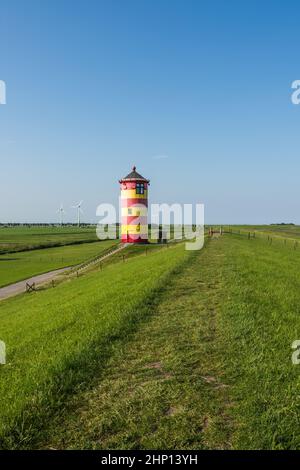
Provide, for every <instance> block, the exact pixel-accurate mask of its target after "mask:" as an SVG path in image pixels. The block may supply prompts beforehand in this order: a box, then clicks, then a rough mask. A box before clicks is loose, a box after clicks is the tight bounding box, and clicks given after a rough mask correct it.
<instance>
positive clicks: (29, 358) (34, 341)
mask: <svg viewBox="0 0 300 470" xmlns="http://www.w3.org/2000/svg"><path fill="white" fill-rule="evenodd" d="M186 256H187V255H186V253H185V251H184V249H183V246H182V245H181V246H174V247H172V248H169V249H162V250H159V251H157V250H156V251H154V252H153V253H152V254H149V255H148V256H138V257H135V258H132V259H129V260H128V261H126V263H119V264H111V265H108V266H106V267H105V269H103V271H101V272H99V271H98V272H95V273H91V274H88V275H86V276H83V277H82V278H78V279H74V280H73V281H72V282H69V283H63V284H60V285H59V286H57V287H56V288H55V289H49V290H45V291H40V292H37V293H33V294H32V295H27V296H19V297H18V298H15V299H9V300H6V301H4V302H2V303H1V305H0V338H1V340H3V341H5V343H6V346H7V354H8V355H7V361H8V363H7V364H6V365H5V366H1V368H0V388H1V394H0V447H2V448H15V447H17V448H22V447H27V446H28V447H30V446H32V445H33V442H34V440H35V439H36V437H37V436H39V437H40V436H41V433H42V429H43V427H45V426H46V423H47V422H48V420H49V418H50V417H51V418H52V419H53V417H54V416H55V415H56V414H57V413H60V412H61V409H62V407H63V406H65V404H66V400H67V398H68V396H69V395H70V394H71V395H72V394H73V393H74V392H75V391H76V390H77V389H79V390H80V389H81V388H84V387H86V385H87V384H88V383H89V381H90V380H91V378H92V377H93V376H94V375H95V374H98V373H99V371H101V369H102V367H103V365H104V364H105V361H106V358H107V357H108V356H109V354H110V350H111V348H112V345H113V344H114V342H115V341H116V340H117V339H118V338H119V337H120V336H123V337H126V335H127V334H128V333H129V332H130V331H131V330H132V329H134V328H136V325H137V324H138V322H139V320H140V319H141V318H142V317H143V316H144V315H147V314H149V313H151V308H152V307H151V302H150V299H151V298H152V297H154V298H155V296H156V292H157V290H159V288H160V287H159V286H160V285H161V284H164V283H165V282H166V279H167V278H168V276H169V274H170V272H171V271H172V270H173V269H174V268H175V267H176V266H177V265H179V264H181V263H182V262H183V261H184V259H185V257H186ZM149 302H150V303H149Z"/></svg>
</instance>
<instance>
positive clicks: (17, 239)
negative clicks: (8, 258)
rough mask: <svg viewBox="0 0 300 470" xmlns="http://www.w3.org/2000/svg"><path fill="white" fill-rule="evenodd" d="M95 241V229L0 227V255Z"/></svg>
mask: <svg viewBox="0 0 300 470" xmlns="http://www.w3.org/2000/svg"><path fill="white" fill-rule="evenodd" d="M96 240H97V236H96V229H95V227H80V228H78V227H59V226H57V227H50V226H49V227H5V226H3V227H0V253H14V252H17V251H24V250H31V249H38V248H44V247H54V246H60V245H68V244H75V243H83V242H93V241H96Z"/></svg>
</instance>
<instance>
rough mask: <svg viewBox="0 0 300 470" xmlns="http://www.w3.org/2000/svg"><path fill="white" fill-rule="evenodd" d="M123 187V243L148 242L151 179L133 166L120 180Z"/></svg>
mask: <svg viewBox="0 0 300 470" xmlns="http://www.w3.org/2000/svg"><path fill="white" fill-rule="evenodd" d="M119 183H120V188H121V211H122V218H121V221H122V227H121V241H122V243H147V242H148V218H147V216H148V186H149V183H150V181H149V180H147V179H146V178H144V177H143V176H142V175H140V174H139V173H138V172H137V171H136V167H135V166H134V167H133V168H132V171H131V173H129V174H128V175H127V176H125V178H122V179H121V180H119Z"/></svg>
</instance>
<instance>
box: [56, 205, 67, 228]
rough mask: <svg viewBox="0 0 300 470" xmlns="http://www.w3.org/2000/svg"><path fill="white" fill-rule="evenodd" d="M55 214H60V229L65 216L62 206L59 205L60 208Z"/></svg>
mask: <svg viewBox="0 0 300 470" xmlns="http://www.w3.org/2000/svg"><path fill="white" fill-rule="evenodd" d="M56 213H59V214H60V226H61V227H62V226H63V224H64V214H65V210H64V208H63V205H62V204H61V205H60V208H59V209H58V210H57V211H56Z"/></svg>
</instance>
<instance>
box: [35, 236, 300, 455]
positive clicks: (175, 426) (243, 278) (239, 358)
mask: <svg viewBox="0 0 300 470" xmlns="http://www.w3.org/2000/svg"><path fill="white" fill-rule="evenodd" d="M192 257H193V262H192V264H191V265H190V266H187V267H186V268H185V269H183V270H182V271H181V272H178V273H177V274H176V276H173V278H172V281H171V282H170V284H169V285H168V286H166V287H165V289H164V291H163V292H161V293H160V297H159V299H158V304H157V305H156V307H155V309H153V313H152V316H151V318H150V319H149V318H148V319H147V321H145V322H143V323H142V324H141V325H140V326H139V329H138V331H137V332H136V333H135V334H134V335H133V336H132V337H131V338H130V340H129V341H128V342H127V343H126V344H124V345H121V346H120V347H118V348H117V349H116V350H115V353H114V355H112V356H111V358H110V360H109V362H108V365H107V367H106V369H105V371H104V372H103V374H102V376H101V378H99V379H98V382H97V383H95V384H94V386H93V387H92V388H91V390H88V391H87V392H82V393H79V394H78V395H77V396H75V397H74V399H73V401H71V403H70V405H69V408H67V409H66V412H65V414H64V416H63V418H60V419H57V420H54V422H53V427H52V426H51V427H50V431H49V435H51V438H49V439H48V440H47V441H46V443H45V444H44V447H46V448H49V447H54V448H93V449H105V448H109V449H124V448H125V449H132V448H142V449H149V448H154V449H174V448H175V449H176V448H177V449H178V448H181V449H194V448H197V449H216V448H218V449H219V448H223V449H226V448H229V449H232V448H233V449H299V448H300V433H299V412H300V399H299V388H300V378H299V377H300V376H299V374H300V372H299V370H300V369H299V366H295V365H293V364H292V361H291V354H292V349H291V344H292V342H293V341H294V340H295V339H298V338H300V315H299V313H300V307H299V306H300V290H299V285H300V272H299V263H300V252H299V251H297V250H296V251H293V250H290V249H288V248H286V247H283V246H282V245H275V246H270V245H269V244H268V243H266V241H265V240H261V239H250V240H248V239H247V238H246V237H243V236H241V237H239V236H234V235H233V236H230V235H227V236H224V237H222V238H219V239H218V240H211V241H210V242H209V244H208V245H207V247H206V248H205V249H204V250H203V251H202V252H200V253H196V254H193V255H192Z"/></svg>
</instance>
